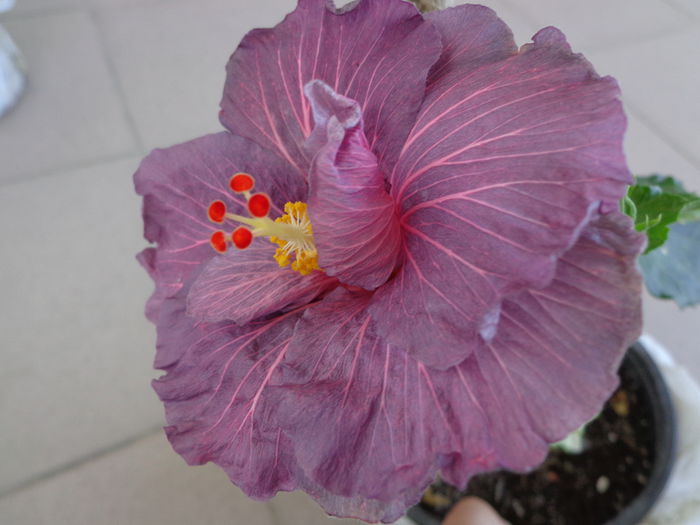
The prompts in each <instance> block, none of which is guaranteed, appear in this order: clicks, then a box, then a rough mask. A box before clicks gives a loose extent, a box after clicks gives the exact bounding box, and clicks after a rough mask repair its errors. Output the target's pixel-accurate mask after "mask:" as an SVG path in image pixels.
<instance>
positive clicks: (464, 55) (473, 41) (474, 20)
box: [425, 4, 518, 93]
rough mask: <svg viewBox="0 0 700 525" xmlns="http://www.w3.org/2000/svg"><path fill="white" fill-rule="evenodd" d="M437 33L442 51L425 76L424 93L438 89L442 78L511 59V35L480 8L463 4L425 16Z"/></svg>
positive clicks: (489, 11) (513, 47) (513, 48)
mask: <svg viewBox="0 0 700 525" xmlns="http://www.w3.org/2000/svg"><path fill="white" fill-rule="evenodd" d="M425 17H426V18H427V19H428V20H430V22H432V23H433V24H434V25H435V26H436V27H437V29H438V30H439V32H440V38H441V40H442V42H443V51H442V54H441V55H440V58H439V60H438V61H437V62H436V63H435V64H434V65H433V67H432V69H431V70H430V74H429V76H428V93H430V92H431V91H432V90H433V89H440V81H441V79H442V78H443V77H445V76H453V75H464V74H465V72H466V73H470V72H471V71H473V70H475V69H477V68H479V67H481V66H484V65H487V64H491V63H494V62H500V61H501V60H505V59H506V58H508V57H510V56H512V55H514V54H516V53H517V51H518V46H516V45H515V41H514V40H513V32H512V31H511V30H510V28H509V27H508V26H507V25H506V24H505V22H503V21H502V20H501V19H499V18H498V16H497V15H496V13H495V12H494V11H493V10H492V9H489V8H488V7H484V6H482V5H472V4H465V5H460V6H456V7H450V8H448V9H440V10H437V11H432V12H430V13H427V14H426V15H425Z"/></svg>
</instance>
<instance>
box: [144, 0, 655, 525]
mask: <svg viewBox="0 0 700 525" xmlns="http://www.w3.org/2000/svg"><path fill="white" fill-rule="evenodd" d="M220 118H221V122H222V124H223V125H224V126H225V128H226V131H223V132H221V133H216V134H213V135H208V136H205V137H201V138H198V139H195V140H193V141H191V142H188V143H185V144H181V145H178V146H174V147H172V148H169V149H164V150H156V151H154V152H153V153H151V154H150V155H149V156H148V157H147V158H146V159H145V160H144V161H143V163H142V164H141V166H140V168H139V170H138V172H137V173H136V176H135V181H136V189H137V191H138V193H139V194H141V195H143V196H144V207H143V215H144V221H145V236H146V238H147V239H148V240H149V241H150V242H152V243H155V244H156V245H155V246H154V247H150V248H147V249H146V250H144V251H143V252H142V253H141V254H140V256H139V258H140V261H141V262H142V264H143V265H144V266H145V267H146V268H147V269H148V271H149V272H150V274H151V275H152V277H153V279H154V280H155V283H156V290H155V292H154V294H153V296H152V297H151V299H150V300H149V303H148V305H147V315H148V317H149V318H150V319H151V320H153V321H154V322H155V323H156V324H157V330H158V344H157V354H156V360H155V366H156V367H157V368H160V369H162V370H164V371H165V375H164V376H163V377H161V378H160V379H158V380H156V381H155V382H154V387H155V390H156V391H157V393H158V395H159V396H160V398H161V399H162V401H163V402H164V404H165V409H166V417H167V421H168V426H167V427H166V432H167V435H168V438H169V440H170V442H171V443H172V446H173V448H174V449H175V450H176V451H177V452H178V453H179V454H181V455H182V456H183V457H184V458H185V460H186V461H187V462H188V463H190V464H202V463H206V462H209V461H212V462H214V463H216V464H218V465H220V466H221V467H222V468H223V469H224V470H225V471H226V472H227V474H228V475H229V477H230V478H231V480H232V481H233V482H234V483H235V484H236V485H238V486H239V487H241V488H242V489H243V490H244V491H245V492H246V493H247V494H249V495H250V496H252V497H255V498H262V499H264V498H269V497H271V496H273V495H274V494H275V493H276V492H277V491H280V490H283V491H288V490H294V489H303V490H304V491H306V492H308V493H309V494H310V495H311V496H313V497H314V498H316V499H317V500H318V501H319V503H320V504H321V505H322V506H323V507H324V508H325V510H326V511H327V512H329V513H330V514H334V515H337V516H353V517H358V518H361V519H364V520H367V521H377V520H382V521H392V520H395V519H396V518H398V517H399V516H400V515H402V514H403V513H404V512H405V509H406V508H407V506H409V505H411V504H413V503H415V502H416V501H417V500H418V499H419V497H420V494H421V492H422V491H423V490H424V488H425V487H426V486H427V485H428V484H429V483H430V482H431V481H432V480H433V479H434V477H435V475H436V473H437V472H438V471H439V472H440V473H441V476H442V478H443V479H445V480H446V481H448V482H449V483H452V484H454V485H457V486H463V485H465V483H466V482H467V480H468V479H469V477H470V476H472V475H473V474H475V473H477V472H481V471H484V470H489V469H494V468H498V467H505V468H509V469H514V470H526V469H529V468H532V467H533V466H535V465H537V464H538V463H539V462H540V461H541V460H542V459H543V458H544V456H545V454H546V452H547V449H548V444H549V443H551V442H554V441H557V440H560V439H562V438H563V437H564V436H566V435H567V434H568V433H569V432H570V431H572V430H574V429H575V428H577V427H578V426H580V425H581V424H582V423H584V422H585V421H586V420H588V419H589V418H591V417H593V416H594V415H595V414H596V413H597V412H598V411H599V410H600V408H601V406H602V403H603V402H604V400H605V399H606V397H607V396H608V395H609V394H610V393H611V391H612V390H613V388H614V387H615V385H616V381H617V378H616V369H617V366H618V364H619V361H620V359H621V357H622V355H623V353H624V350H625V348H626V347H627V345H628V344H629V343H630V342H631V341H632V340H633V339H634V338H635V337H636V336H637V334H638V332H639V325H640V300H639V295H640V279H639V276H638V274H637V271H636V269H635V258H636V256H637V254H638V252H639V249H640V246H641V243H642V240H641V237H640V236H639V235H637V234H636V233H635V232H634V231H633V229H632V228H631V224H630V221H629V220H628V219H627V218H626V217H624V216H622V215H621V214H620V213H619V212H618V211H617V210H618V201H619V199H620V198H621V197H622V196H623V194H624V192H625V187H626V185H627V184H629V183H630V182H631V180H632V179H631V177H630V175H629V172H628V169H627V167H626V165H625V160H624V155H623V153H622V137H623V132H624V129H625V117H624V114H623V111H622V108H621V103H620V100H619V90H618V87H617V84H616V82H615V81H614V80H613V79H611V78H609V77H605V78H601V77H600V76H598V75H597V74H596V73H595V71H594V70H593V68H592V67H591V65H590V64H589V63H588V62H587V61H586V60H585V59H584V58H583V57H582V56H581V55H578V54H574V53H572V51H571V49H570V47H569V45H568V44H567V43H566V40H565V38H564V36H563V35H562V34H561V33H560V32H559V31H558V30H557V29H554V28H546V29H543V30H542V31H540V32H539V33H537V34H536V35H535V36H534V38H533V42H532V43H530V44H527V45H525V46H523V47H521V48H520V49H518V48H517V47H516V45H515V43H514V41H513V37H512V33H511V32H510V30H509V29H508V27H507V26H506V25H505V24H504V23H503V22H501V21H500V20H499V19H498V18H497V17H496V15H495V14H494V13H493V11H491V10H490V9H487V8H485V7H481V6H474V5H463V6H459V7H455V8H450V9H447V10H444V11H439V12H434V13H431V14H429V15H425V16H423V15H421V14H420V13H418V11H417V10H416V9H415V7H414V6H413V5H411V4H409V3H407V2H404V1H402V0H360V1H358V2H355V3H353V4H351V5H349V6H346V7H344V8H341V9H337V8H335V7H333V6H332V5H331V4H329V3H327V2H326V0H300V2H299V5H298V7H297V9H296V10H295V11H294V12H293V13H291V14H289V15H288V16H287V17H286V18H285V19H284V21H283V22H282V23H280V24H279V25H278V26H276V27H275V28H273V29H258V30H254V31H252V32H250V33H249V34H248V35H247V36H246V37H245V38H244V39H243V41H242V42H241V44H240V46H239V47H238V49H237V50H236V51H235V53H234V54H233V56H232V57H231V60H230V62H229V64H228V68H227V80H226V85H225V87H224V96H223V100H222V102H221V113H220Z"/></svg>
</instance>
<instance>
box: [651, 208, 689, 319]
mask: <svg viewBox="0 0 700 525" xmlns="http://www.w3.org/2000/svg"><path fill="white" fill-rule="evenodd" d="M639 264H640V266H641V268H642V274H643V275H644V282H645V284H646V286H647V289H648V290H649V292H650V293H651V294H652V295H655V296H657V297H661V298H662V299H673V300H674V301H676V302H677V303H678V305H679V306H681V307H686V306H693V305H696V304H699V303H700V221H696V222H690V223H687V224H680V223H679V224H674V225H672V226H671V227H670V232H669V234H668V240H667V242H666V244H664V245H663V246H662V247H661V248H659V249H658V250H655V251H654V252H652V253H649V254H647V255H642V256H640V257H639Z"/></svg>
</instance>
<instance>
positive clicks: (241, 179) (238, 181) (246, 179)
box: [229, 173, 255, 193]
mask: <svg viewBox="0 0 700 525" xmlns="http://www.w3.org/2000/svg"><path fill="white" fill-rule="evenodd" d="M229 186H230V187H231V189H232V190H233V191H235V192H236V193H243V192H246V191H250V190H252V189H253V186H255V179H254V178H253V177H251V176H250V175H248V174H247V173H236V174H235V175H234V176H233V177H231V181H230V182H229Z"/></svg>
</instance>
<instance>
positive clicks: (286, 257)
mask: <svg viewBox="0 0 700 525" xmlns="http://www.w3.org/2000/svg"><path fill="white" fill-rule="evenodd" d="M306 209H307V206H306V203H305V202H288V203H287V204H285V205H284V211H285V214H284V215H282V216H281V217H277V218H276V219H275V223H277V224H288V225H290V226H291V227H292V228H293V230H294V231H295V232H297V233H298V235H295V236H294V238H291V237H290V236H287V235H284V236H280V235H271V236H270V237H269V239H270V242H272V243H274V244H276V245H277V246H279V248H277V250H276V251H275V255H274V256H273V257H274V259H275V260H276V261H277V264H279V265H280V266H281V267H282V268H284V267H286V266H289V265H290V263H291V268H292V270H294V271H296V272H299V273H300V274H301V275H308V274H310V273H311V272H312V271H313V270H320V269H321V268H319V266H318V257H317V255H318V254H317V253H316V246H315V245H314V240H313V229H312V228H311V221H310V220H309V216H308V215H307V213H306ZM292 254H294V261H292V259H291V256H292Z"/></svg>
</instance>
